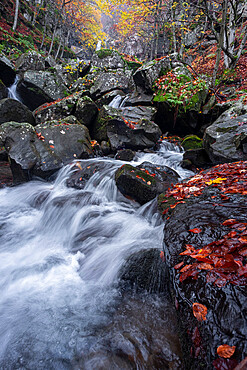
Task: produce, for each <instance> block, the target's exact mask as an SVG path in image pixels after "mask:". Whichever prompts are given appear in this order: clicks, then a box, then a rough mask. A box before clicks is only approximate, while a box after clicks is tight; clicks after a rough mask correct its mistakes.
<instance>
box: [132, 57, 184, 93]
mask: <svg viewBox="0 0 247 370" xmlns="http://www.w3.org/2000/svg"><path fill="white" fill-rule="evenodd" d="M177 68H180V70H181V71H183V72H185V71H184V70H185V68H184V65H183V64H182V63H180V62H178V61H177V54H172V55H169V56H167V57H163V58H160V59H159V60H152V61H151V62H147V63H144V64H143V65H142V66H141V67H140V68H138V69H137V71H136V72H135V73H134V75H133V79H134V82H135V84H136V86H137V89H138V90H140V91H141V92H144V93H147V94H151V93H152V92H153V84H154V82H155V81H156V80H157V78H159V77H160V76H162V75H163V74H164V73H166V72H167V71H169V70H171V69H177ZM185 73H187V72H185Z"/></svg>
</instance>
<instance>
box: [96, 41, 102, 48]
mask: <svg viewBox="0 0 247 370" xmlns="http://www.w3.org/2000/svg"><path fill="white" fill-rule="evenodd" d="M101 46H102V41H101V40H99V41H98V42H97V45H96V51H98V50H100V49H101Z"/></svg>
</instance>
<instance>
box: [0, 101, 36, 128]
mask: <svg viewBox="0 0 247 370" xmlns="http://www.w3.org/2000/svg"><path fill="white" fill-rule="evenodd" d="M10 121H15V122H28V123H30V124H34V123H35V121H34V117H33V114H32V112H31V111H30V110H29V109H28V108H27V107H26V106H25V105H24V104H22V103H21V102H19V101H17V100H14V99H10V98H6V99H2V100H0V124H2V123H4V122H10Z"/></svg>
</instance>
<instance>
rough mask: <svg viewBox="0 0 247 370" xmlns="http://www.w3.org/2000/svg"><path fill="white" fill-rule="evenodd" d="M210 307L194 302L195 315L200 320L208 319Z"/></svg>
mask: <svg viewBox="0 0 247 370" xmlns="http://www.w3.org/2000/svg"><path fill="white" fill-rule="evenodd" d="M207 312H208V309H207V307H206V306H203V304H201V303H197V302H195V303H193V315H194V316H195V317H196V318H197V320H198V321H203V320H206V315H207Z"/></svg>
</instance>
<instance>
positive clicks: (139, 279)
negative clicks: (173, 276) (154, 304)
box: [119, 249, 169, 293]
mask: <svg viewBox="0 0 247 370" xmlns="http://www.w3.org/2000/svg"><path fill="white" fill-rule="evenodd" d="M154 271H155V273H154ZM119 278H120V280H121V281H122V282H123V284H124V287H125V289H126V288H127V289H128V288H134V289H135V291H137V292H138V291H143V290H145V291H147V292H148V293H161V292H162V293H164V292H166V293H167V292H168V291H169V279H168V270H167V267H166V264H165V263H164V262H163V261H162V260H161V258H160V251H159V250H157V249H148V250H143V251H138V252H137V253H133V254H132V255H131V256H130V257H129V258H128V259H127V261H126V262H125V264H124V266H123V267H122V269H121V271H120V273H119Z"/></svg>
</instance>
